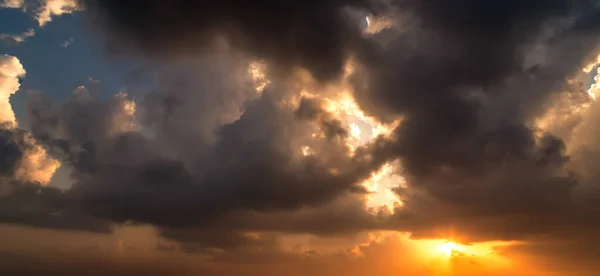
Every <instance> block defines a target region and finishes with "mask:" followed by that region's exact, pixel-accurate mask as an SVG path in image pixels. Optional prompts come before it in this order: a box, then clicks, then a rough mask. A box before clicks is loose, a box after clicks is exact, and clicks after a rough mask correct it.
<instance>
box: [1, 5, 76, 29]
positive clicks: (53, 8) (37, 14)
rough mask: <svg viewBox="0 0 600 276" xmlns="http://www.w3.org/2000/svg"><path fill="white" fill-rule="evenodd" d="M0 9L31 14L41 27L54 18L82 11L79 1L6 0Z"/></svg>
mask: <svg viewBox="0 0 600 276" xmlns="http://www.w3.org/2000/svg"><path fill="white" fill-rule="evenodd" d="M0 7H3V8H13V9H23V10H24V11H27V12H30V13H32V14H33V16H34V18H35V20H36V21H37V23H38V25H39V26H40V27H43V26H45V25H46V24H47V23H48V22H50V21H52V18H53V17H56V16H61V15H63V14H69V13H72V12H74V11H77V10H80V9H81V6H79V4H78V1H77V0H4V1H3V2H2V3H1V4H0Z"/></svg>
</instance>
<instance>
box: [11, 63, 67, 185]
mask: <svg viewBox="0 0 600 276" xmlns="http://www.w3.org/2000/svg"><path fill="white" fill-rule="evenodd" d="M24 76H25V69H24V68H23V65H21V62H20V61H19V59H17V58H16V57H13V56H8V55H3V56H1V58H0V94H1V95H2V100H1V101H0V127H1V130H0V131H1V132H2V134H1V135H0V136H1V138H0V139H1V140H2V144H3V146H2V151H3V152H4V154H3V155H4V156H6V157H7V158H6V159H5V161H4V164H3V169H2V171H3V174H4V176H6V177H7V179H3V180H2V181H1V184H2V187H3V190H4V188H6V187H7V185H6V183H5V182H11V181H13V180H16V181H24V182H29V181H33V182H37V183H40V184H47V183H48V182H49V181H50V178H51V177H52V175H53V174H54V172H55V171H56V169H57V168H58V167H59V166H60V163H59V162H58V161H56V160H53V159H51V158H50V157H48V156H47V154H46V150H45V149H44V148H43V147H41V146H40V145H38V144H37V143H36V141H35V139H33V137H31V135H30V134H29V133H27V132H25V131H23V130H20V129H18V128H17V126H18V123H17V120H16V118H15V114H14V112H13V110H12V107H11V104H10V96H11V95H12V94H14V93H15V92H17V91H18V90H19V87H20V83H19V78H20V77H24Z"/></svg>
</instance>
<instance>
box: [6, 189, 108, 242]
mask: <svg viewBox="0 0 600 276" xmlns="http://www.w3.org/2000/svg"><path fill="white" fill-rule="evenodd" d="M79 201H80V199H79V198H78V197H77V195H76V194H74V193H65V192H64V191H61V190H59V189H56V188H51V187H40V186H39V185H37V184H20V185H19V186H18V187H15V188H14V189H13V191H11V193H10V194H9V195H7V196H4V197H2V198H1V200H0V223H16V224H23V225H28V226H33V227H40V228H49V229H58V230H79V231H90V232H97V233H110V232H111V231H112V229H111V228H112V226H111V223H110V222H108V221H105V220H101V219H97V218H94V217H92V216H90V215H89V213H87V212H85V211H84V210H82V209H81V206H80V202H79Z"/></svg>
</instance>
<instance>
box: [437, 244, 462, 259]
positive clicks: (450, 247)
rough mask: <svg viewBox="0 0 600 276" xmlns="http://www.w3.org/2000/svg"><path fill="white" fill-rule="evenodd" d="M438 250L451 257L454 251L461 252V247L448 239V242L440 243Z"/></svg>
mask: <svg viewBox="0 0 600 276" xmlns="http://www.w3.org/2000/svg"><path fill="white" fill-rule="evenodd" d="M439 251H440V252H441V253H443V254H444V255H446V256H448V257H451V256H452V254H454V252H455V251H458V252H462V251H463V249H462V248H461V247H460V246H458V245H457V244H456V243H454V242H451V241H448V242H445V243H443V244H442V245H440V247H439Z"/></svg>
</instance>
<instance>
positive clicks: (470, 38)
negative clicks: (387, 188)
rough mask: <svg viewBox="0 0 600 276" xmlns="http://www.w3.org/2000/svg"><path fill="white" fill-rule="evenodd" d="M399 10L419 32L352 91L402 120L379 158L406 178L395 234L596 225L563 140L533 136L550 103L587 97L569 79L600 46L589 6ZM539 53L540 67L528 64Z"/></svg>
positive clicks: (489, 234) (366, 71)
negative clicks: (560, 96)
mask: <svg viewBox="0 0 600 276" xmlns="http://www.w3.org/2000/svg"><path fill="white" fill-rule="evenodd" d="M396 4H398V6H399V7H401V8H400V9H399V10H400V14H401V15H404V16H406V17H409V18H411V19H412V20H413V21H412V23H413V24H407V25H406V26H403V29H402V27H401V29H400V30H399V31H398V34H397V36H396V39H395V40H393V41H392V42H388V44H386V45H384V46H382V47H381V49H380V50H379V51H380V57H381V59H380V60H379V61H377V59H376V62H375V63H373V64H370V63H369V62H367V63H365V64H363V66H364V67H363V68H362V70H358V71H357V74H356V76H355V78H356V80H355V81H356V85H355V87H356V95H357V97H358V99H359V102H360V103H361V104H362V106H363V107H365V108H366V110H367V111H368V112H370V113H371V114H374V115H377V116H379V117H381V118H383V119H387V118H390V117H391V118H394V116H402V117H403V121H402V124H401V125H400V126H399V127H398V128H397V129H396V130H395V132H394V135H393V137H392V139H390V140H389V141H388V144H387V145H386V142H384V146H383V148H384V149H385V150H383V151H382V152H385V154H384V158H386V155H387V158H390V159H395V158H399V159H400V160H401V162H402V164H403V167H404V169H405V175H406V177H407V183H408V189H406V190H403V189H399V190H398V192H399V194H400V195H401V197H402V198H403V200H404V203H405V205H404V206H403V207H402V208H400V209H398V212H397V214H396V216H397V217H398V219H399V220H398V223H399V224H400V225H401V226H399V227H400V228H404V229H407V230H409V231H411V232H413V233H414V235H415V236H428V237H434V236H437V235H439V234H440V232H439V231H440V229H442V228H444V229H452V231H454V232H455V233H456V235H464V236H466V237H468V238H471V239H484V240H485V239H520V238H524V237H526V236H531V235H541V234H549V233H558V232H560V231H563V230H564V228H565V227H564V226H563V224H565V223H569V224H571V223H574V224H571V225H576V226H573V227H572V228H577V227H585V225H588V226H589V227H595V226H593V225H595V223H593V222H592V221H589V220H588V218H589V216H593V215H592V214H595V213H596V212H595V211H594V210H593V206H590V205H587V204H581V202H578V198H575V195H574V194H575V191H576V190H577V189H578V187H579V186H580V185H581V184H579V183H580V181H581V179H580V178H579V177H578V176H577V174H576V172H572V171H569V169H567V168H566V167H565V165H566V164H567V163H568V162H569V157H567V156H565V143H564V142H563V141H562V140H561V138H559V137H556V136H554V135H552V134H543V135H542V136H541V138H538V137H536V135H537V133H536V131H538V130H536V129H533V128H532V127H531V124H532V122H533V120H534V119H535V118H536V117H537V116H540V114H543V112H544V111H545V110H546V108H547V104H546V103H547V102H548V99H549V98H550V97H551V96H552V95H555V94H557V93H565V95H566V93H581V94H583V95H585V94H584V93H585V91H583V90H581V89H580V90H575V91H573V90H572V89H571V88H570V87H569V86H570V84H567V83H566V80H567V79H568V78H569V77H571V76H572V75H573V74H577V73H579V71H580V70H581V68H582V65H583V64H584V63H585V62H586V59H588V58H589V57H590V53H591V52H593V51H594V50H595V49H597V46H598V42H599V41H598V38H597V35H595V34H591V33H592V32H591V30H592V29H594V30H597V29H598V27H599V26H597V25H595V26H592V25H593V24H592V23H590V21H589V20H587V15H588V14H590V13H594V8H593V5H592V4H593V3H592V2H590V1H497V2H492V1H458V2H447V1H398V2H397V3H396ZM581 14H585V15H584V16H583V17H581ZM581 18H583V19H581ZM571 20H572V21H571ZM581 20H587V21H586V22H585V23H581ZM583 26H585V28H584V27H583ZM386 35H387V34H386ZM540 45H541V46H540ZM540 48H543V52H542V50H540ZM540 52H541V53H540ZM534 54H542V58H539V59H538V60H535V61H534V62H531V61H529V62H528V58H530V57H531V56H533V55H534ZM365 83H366V85H365ZM563 91H565V92H563ZM585 97H587V96H585ZM571 212H575V213H578V214H581V217H578V219H571V218H570V217H569V215H568V214H569V213H571ZM583 214H586V215H583ZM575 221H576V223H575ZM567 228H571V227H567ZM436 231H437V232H436Z"/></svg>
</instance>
